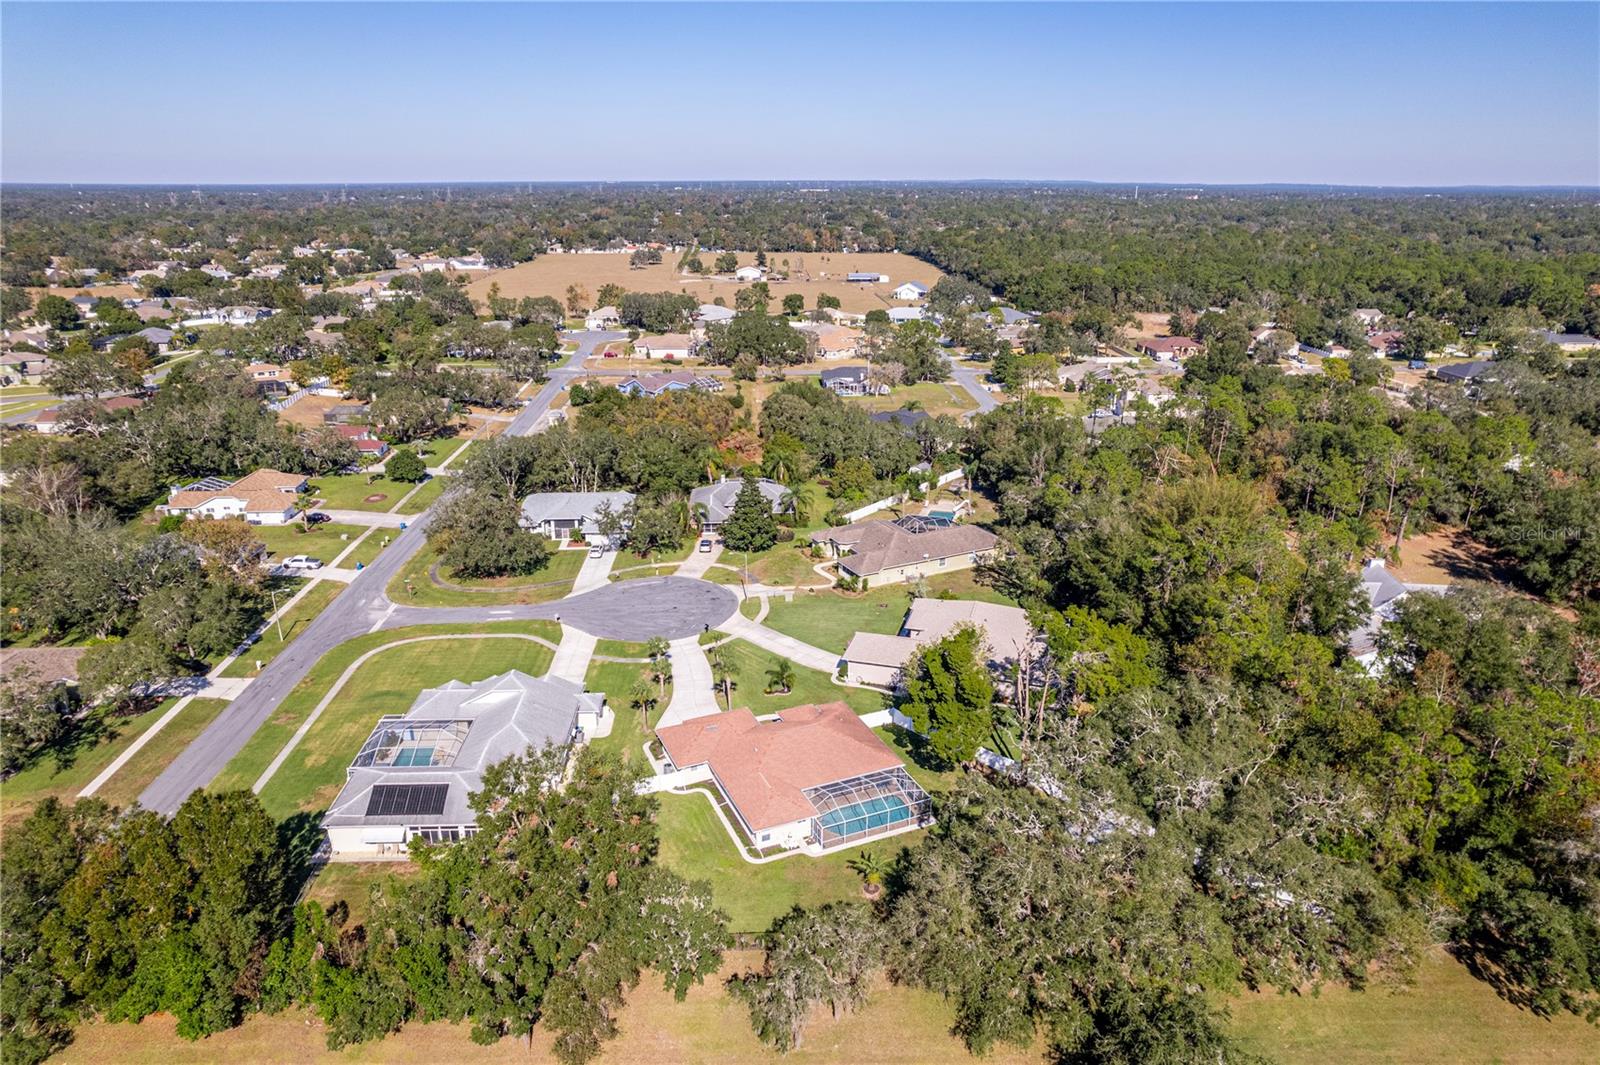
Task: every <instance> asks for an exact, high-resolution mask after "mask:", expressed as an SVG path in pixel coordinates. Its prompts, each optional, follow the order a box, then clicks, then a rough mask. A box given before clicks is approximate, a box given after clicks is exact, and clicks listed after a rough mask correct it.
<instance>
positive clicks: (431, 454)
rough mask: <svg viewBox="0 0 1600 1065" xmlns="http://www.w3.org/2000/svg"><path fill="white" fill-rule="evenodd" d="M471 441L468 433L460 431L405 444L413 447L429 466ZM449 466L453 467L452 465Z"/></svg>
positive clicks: (437, 463) (441, 461)
mask: <svg viewBox="0 0 1600 1065" xmlns="http://www.w3.org/2000/svg"><path fill="white" fill-rule="evenodd" d="M471 442H472V436H471V435H470V434H468V433H460V434H459V435H456V436H441V437H438V438H436V439H433V440H424V441H423V442H422V443H420V444H407V445H405V446H407V447H411V448H413V449H414V450H415V451H416V452H417V454H418V455H421V456H422V458H423V459H424V460H425V461H426V462H427V463H428V465H429V466H438V465H441V464H442V463H444V462H446V461H447V460H448V459H449V458H450V456H451V455H454V454H455V453H456V452H458V451H460V450H461V449H462V448H464V447H466V446H467V445H468V444H470V443H471ZM463 457H465V456H463ZM460 461H461V459H456V462H460ZM451 468H452V469H454V465H452V467H451Z"/></svg>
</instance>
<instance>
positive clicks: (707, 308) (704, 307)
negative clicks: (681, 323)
mask: <svg viewBox="0 0 1600 1065" xmlns="http://www.w3.org/2000/svg"><path fill="white" fill-rule="evenodd" d="M736 313H737V312H735V311H734V310H733V309H732V308H731V307H719V306H717V305H716V304H715V303H702V304H701V305H700V306H698V307H696V308H695V312H694V318H695V321H697V322H699V323H700V324H701V325H711V324H713V323H715V322H731V321H733V318H734V315H735V314H736Z"/></svg>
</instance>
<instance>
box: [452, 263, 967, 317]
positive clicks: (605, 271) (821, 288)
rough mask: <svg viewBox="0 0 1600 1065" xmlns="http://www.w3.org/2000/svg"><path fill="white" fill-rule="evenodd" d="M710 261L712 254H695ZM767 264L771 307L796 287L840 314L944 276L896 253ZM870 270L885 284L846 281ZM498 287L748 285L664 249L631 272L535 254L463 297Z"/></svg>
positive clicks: (723, 288)
mask: <svg viewBox="0 0 1600 1065" xmlns="http://www.w3.org/2000/svg"><path fill="white" fill-rule="evenodd" d="M738 255H739V265H740V266H753V265H754V264H755V259H756V257H755V253H754V252H739V253H738ZM701 258H702V259H703V260H706V264H707V265H708V266H709V265H710V262H711V259H713V258H715V256H711V257H708V256H707V255H706V254H705V253H703V252H702V253H701ZM767 259H768V263H769V264H770V265H772V266H773V267H775V268H777V267H781V266H782V264H783V262H784V261H785V260H787V261H788V263H789V277H790V278H791V280H789V281H786V282H782V283H779V282H776V281H774V282H770V283H769V284H770V287H771V289H772V307H771V309H772V310H773V311H774V312H776V311H777V309H778V307H779V306H780V305H781V304H782V302H783V297H785V296H787V295H789V294H790V293H791V292H798V293H800V294H801V295H802V296H804V297H805V301H806V309H807V310H811V309H812V308H814V307H815V306H816V305H817V296H818V294H819V293H823V292H826V293H828V294H829V295H832V296H837V297H839V303H840V305H841V307H842V308H843V309H844V310H846V311H852V312H854V313H857V314H865V313H866V312H867V311H870V310H874V309H878V308H888V307H896V306H904V304H902V303H900V302H898V301H896V300H893V299H891V298H890V296H889V291H890V290H891V289H893V288H894V287H895V286H897V285H899V284H900V283H902V282H904V281H920V282H922V283H923V284H924V285H927V286H928V287H929V288H932V287H933V285H934V282H936V281H938V280H939V278H940V277H942V276H944V275H943V274H941V273H940V271H939V269H938V267H935V266H930V265H929V264H927V263H925V262H923V261H922V260H921V259H914V258H912V257H911V256H909V255H902V254H900V253H899V252H860V253H845V252H835V253H831V254H829V253H822V252H772V253H770V254H769V255H768V256H767ZM868 272H876V273H880V274H888V275H889V280H888V281H887V282H880V283H878V284H875V285H862V284H853V283H851V282H848V281H846V280H845V275H847V274H851V273H868ZM495 284H498V285H499V286H500V294H501V295H502V296H508V297H511V298H514V299H520V298H522V297H523V296H554V297H555V298H556V299H558V300H561V301H563V302H565V301H566V298H567V286H568V285H577V286H578V287H580V288H583V289H587V290H588V292H589V295H590V297H591V298H592V297H595V296H597V295H598V294H599V292H600V286H602V285H621V286H622V287H623V288H625V289H627V290H628V291H629V292H687V293H689V294H690V295H692V296H694V297H695V299H696V300H698V301H699V302H701V303H712V302H714V301H715V300H716V298H717V297H719V296H720V297H722V299H723V300H724V301H725V302H726V303H727V304H728V306H730V307H731V306H733V294H734V293H735V292H737V291H739V289H741V288H745V287H747V286H748V282H734V281H731V280H712V279H708V278H705V277H698V276H695V275H683V274H679V272H678V257H677V256H676V255H671V254H667V255H665V256H664V257H663V260H662V261H661V262H660V263H657V264H656V265H654V266H647V267H645V268H643V269H640V270H635V269H633V268H632V267H630V266H629V265H628V256H627V255H625V254H621V253H618V254H603V255H541V256H539V257H538V258H537V259H535V260H533V261H532V262H527V263H521V264H519V265H517V266H514V267H512V268H511V269H509V270H493V271H490V272H489V273H486V274H483V275H482V276H479V277H476V278H474V279H473V281H472V283H471V284H469V285H468V286H467V294H468V295H470V296H471V297H472V298H473V299H475V300H477V301H479V302H480V303H482V302H485V301H487V300H488V298H489V286H490V285H495Z"/></svg>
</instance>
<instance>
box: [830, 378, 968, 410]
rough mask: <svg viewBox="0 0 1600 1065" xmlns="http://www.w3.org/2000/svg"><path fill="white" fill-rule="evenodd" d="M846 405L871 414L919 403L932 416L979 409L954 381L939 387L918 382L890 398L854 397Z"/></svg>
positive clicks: (902, 388)
mask: <svg viewBox="0 0 1600 1065" xmlns="http://www.w3.org/2000/svg"><path fill="white" fill-rule="evenodd" d="M845 402H846V403H855V404H858V405H859V406H862V407H865V408H867V409H868V410H871V411H880V410H899V409H900V408H902V407H904V406H905V405H906V404H908V403H916V404H918V405H919V406H920V407H921V409H923V410H925V411H927V412H928V413H929V414H935V415H937V414H960V413H962V412H964V411H969V410H974V409H976V408H977V406H978V404H977V402H976V401H975V400H974V399H973V398H972V397H971V396H969V395H967V391H966V389H964V388H962V387H961V386H960V385H958V384H955V383H954V382H951V383H947V384H938V383H936V382H934V381H919V382H917V383H916V384H914V385H905V386H902V387H900V388H896V389H894V390H892V391H891V392H890V393H889V394H888V395H887V396H852V397H849V398H847V399H846V400H845Z"/></svg>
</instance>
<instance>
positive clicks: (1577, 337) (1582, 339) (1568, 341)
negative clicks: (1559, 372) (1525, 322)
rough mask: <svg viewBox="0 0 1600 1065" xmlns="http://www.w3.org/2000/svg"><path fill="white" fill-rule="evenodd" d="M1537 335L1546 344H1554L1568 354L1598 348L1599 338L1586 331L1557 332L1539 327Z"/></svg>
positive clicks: (1599, 345) (1599, 344)
mask: <svg viewBox="0 0 1600 1065" xmlns="http://www.w3.org/2000/svg"><path fill="white" fill-rule="evenodd" d="M1538 337H1539V339H1540V340H1543V341H1544V342H1545V343H1547V344H1554V345H1555V346H1556V347H1558V348H1560V349H1561V350H1562V351H1563V352H1566V353H1568V354H1572V353H1574V352H1579V351H1594V350H1595V349H1597V348H1600V340H1597V339H1595V338H1594V337H1592V336H1590V335H1588V334H1587V333H1557V332H1554V331H1552V330H1549V329H1541V330H1539V332H1538Z"/></svg>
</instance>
